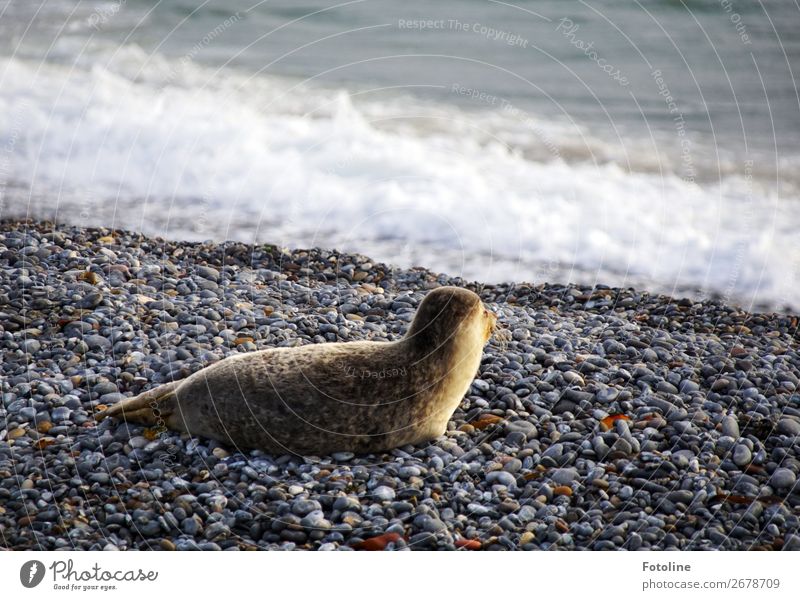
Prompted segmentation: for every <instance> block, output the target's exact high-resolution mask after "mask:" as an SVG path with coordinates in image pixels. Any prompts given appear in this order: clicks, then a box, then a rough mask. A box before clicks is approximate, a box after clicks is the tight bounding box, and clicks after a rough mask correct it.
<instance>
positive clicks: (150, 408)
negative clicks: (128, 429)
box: [95, 381, 181, 425]
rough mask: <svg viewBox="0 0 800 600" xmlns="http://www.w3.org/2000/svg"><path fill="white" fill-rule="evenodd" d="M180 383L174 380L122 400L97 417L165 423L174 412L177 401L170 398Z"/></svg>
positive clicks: (99, 419) (96, 417)
mask: <svg viewBox="0 0 800 600" xmlns="http://www.w3.org/2000/svg"><path fill="white" fill-rule="evenodd" d="M180 384H181V382H180V381H172V382H170V383H165V384H164V385H160V386H158V387H157V388H153V389H152V390H147V391H146V392H142V393H141V394H139V395H138V396H134V397H133V398H127V399H126V400H122V401H121V402H118V403H117V404H115V405H114V406H109V407H108V408H107V409H105V410H103V411H100V412H99V413H97V414H96V415H95V419H97V420H98V421H102V420H103V419H105V418H106V417H114V418H116V419H122V420H123V421H127V422H129V423H141V424H142V425H156V424H157V423H158V422H159V421H161V422H162V423H163V422H164V420H165V419H166V418H167V417H168V416H169V415H171V414H172V410H173V407H174V406H175V403H174V402H169V400H172V399H173V398H174V397H175V390H176V389H177V388H178V386H179V385H180Z"/></svg>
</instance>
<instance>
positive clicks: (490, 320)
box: [483, 306, 497, 342]
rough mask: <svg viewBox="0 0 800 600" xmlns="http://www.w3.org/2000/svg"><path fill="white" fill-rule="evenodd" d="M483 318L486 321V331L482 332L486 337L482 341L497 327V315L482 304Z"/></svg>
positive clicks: (487, 339)
mask: <svg viewBox="0 0 800 600" xmlns="http://www.w3.org/2000/svg"><path fill="white" fill-rule="evenodd" d="M483 318H484V321H485V322H486V332H485V334H484V337H485V338H486V339H485V340H484V341H486V342H488V341H489V338H490V337H492V334H493V333H494V330H495V329H496V328H497V315H496V314H495V313H493V312H492V311H490V310H489V309H488V308H486V307H485V306H483Z"/></svg>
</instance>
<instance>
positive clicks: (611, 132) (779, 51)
mask: <svg viewBox="0 0 800 600" xmlns="http://www.w3.org/2000/svg"><path fill="white" fill-rule="evenodd" d="M799 59H800V8H799V7H798V5H797V3H796V2H792V1H788V0H782V1H777V0H776V1H754V2H741V1H739V2H734V1H732V0H691V1H677V0H675V1H667V0H647V1H645V0H602V1H593V2H583V1H575V2H566V1H564V0H561V1H546V0H542V1H527V2H522V1H517V2H501V1H497V0H489V1H486V0H445V1H442V2H436V3H428V2H419V1H408V2H390V1H380V0H374V1H373V0H355V1H350V2H338V3H335V2H320V1H313V2H288V1H262V2H257V1H255V0H250V1H241V0H228V1H225V2H223V1H221V0H220V1H218V0H214V1H206V2H202V1H194V2H189V1H188V0H162V1H160V2H157V1H145V0H126V1H123V0H112V1H102V2H100V1H96V0H89V1H82V2H73V1H67V0H48V1H46V2H43V1H40V0H0V217H3V218H4V217H12V216H13V217H20V216H27V217H33V218H51V219H56V220H57V221H58V222H61V223H70V224H80V225H103V226H109V227H116V228H124V229H132V230H137V231H142V232H145V233H147V234H156V235H161V236H165V237H167V238H172V239H187V240H206V239H213V240H225V239H235V240H240V241H247V242H254V241H255V242H269V243H276V244H280V245H283V246H287V247H309V246H323V247H336V248H340V249H342V250H347V251H357V252H362V253H365V254H368V255H370V256H371V257H373V258H374V259H377V260H381V261H387V262H390V263H393V264H397V265H398V266H401V267H408V266H412V265H420V266H425V267H428V268H431V269H434V270H437V271H442V272H446V273H448V274H451V275H460V276H462V277H464V278H466V279H470V280H479V281H483V282H487V283H491V282H499V281H518V282H522V281H525V282H532V283H541V282H544V281H548V282H564V283H567V282H575V283H581V284H590V285H591V284H607V285H615V286H624V287H627V286H634V287H640V288H645V289H648V290H652V291H653V292H659V293H668V294H672V295H676V296H685V295H688V296H691V297H696V298H706V297H718V298H722V299H723V300H726V301H729V302H731V303H735V304H739V305H741V306H743V307H744V308H747V309H752V308H766V309H770V310H797V309H798V308H800V237H798V233H797V232H798V229H799V228H800V169H799V168H798V167H800V144H798V141H799V140H800V95H799V94H798V90H797V81H796V76H795V73H794V71H795V70H796V69H797V67H798V66H799V65H800V60H799Z"/></svg>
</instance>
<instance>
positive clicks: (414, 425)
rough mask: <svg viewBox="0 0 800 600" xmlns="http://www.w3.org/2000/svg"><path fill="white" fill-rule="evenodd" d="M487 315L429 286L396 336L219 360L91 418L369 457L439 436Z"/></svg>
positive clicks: (485, 334)
mask: <svg viewBox="0 0 800 600" xmlns="http://www.w3.org/2000/svg"><path fill="white" fill-rule="evenodd" d="M496 323H497V317H496V316H495V315H494V313H492V312H491V311H489V310H487V309H486V307H485V306H484V304H483V302H481V299H480V298H479V297H478V295H477V294H475V293H473V292H471V291H469V290H466V289H463V288H458V287H450V286H447V287H440V288H436V289H434V290H432V291H431V292H429V293H428V294H427V295H426V296H425V298H424V299H423V301H422V303H421V304H420V306H419V309H418V310H417V313H416V314H415V315H414V320H413V322H412V323H411V326H410V327H409V329H408V331H407V332H406V335H405V336H404V337H403V338H402V339H400V340H397V341H393V342H377V341H359V342H335V343H324V344H307V345H304V346H298V347H293V348H272V349H268V350H261V351H257V352H248V353H245V354H238V355H234V356H229V357H227V358H225V359H223V360H221V361H219V362H217V363H215V364H213V365H210V366H208V367H206V368H204V369H201V370H200V371H197V372H196V373H193V374H192V375H190V376H189V377H187V378H186V379H183V380H180V381H174V382H171V383H167V384H164V385H161V386H159V387H156V388H154V389H151V390H148V391H145V392H144V393H142V394H139V395H138V396H136V397H134V398H129V399H126V400H123V401H121V402H119V403H117V404H115V405H113V406H111V407H109V408H108V409H106V410H104V411H102V412H100V413H98V415H97V418H98V420H102V419H104V418H106V417H115V418H120V419H124V420H126V421H129V422H133V423H141V424H144V425H148V426H151V427H153V426H155V427H158V428H169V429H173V430H177V431H182V432H186V433H189V434H190V435H192V436H201V437H206V438H211V439H214V440H217V441H220V442H223V443H225V444H230V445H233V446H235V447H237V448H241V449H254V448H258V449H261V450H264V451H266V452H271V453H280V454H284V453H294V454H301V455H302V454H313V455H323V454H331V453H333V452H343V451H349V452H354V453H367V452H379V451H382V450H388V449H391V448H396V447H398V446H403V445H406V444H420V443H423V442H427V441H429V440H432V439H434V438H436V437H438V436H440V435H443V434H444V432H445V431H446V429H447V422H448V420H449V419H450V417H451V416H452V414H453V412H454V411H455V409H456V407H457V406H458V405H459V403H460V402H461V400H462V399H463V397H464V394H465V393H466V392H467V390H468V389H469V386H470V384H471V383H472V380H473V378H474V377H475V375H476V373H477V370H478V367H479V366H480V361H481V356H482V354H483V346H484V345H485V344H486V342H487V341H488V340H489V338H490V337H491V335H492V332H493V331H494V327H495V325H496Z"/></svg>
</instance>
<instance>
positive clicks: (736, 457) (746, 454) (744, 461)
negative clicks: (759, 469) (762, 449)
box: [733, 444, 753, 467]
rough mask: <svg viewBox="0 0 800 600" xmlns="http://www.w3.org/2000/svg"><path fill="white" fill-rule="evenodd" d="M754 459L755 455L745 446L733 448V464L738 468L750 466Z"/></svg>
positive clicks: (738, 445) (739, 445)
mask: <svg viewBox="0 0 800 600" xmlns="http://www.w3.org/2000/svg"><path fill="white" fill-rule="evenodd" d="M752 458H753V453H752V452H750V448H748V447H747V446H745V445H744V444H736V446H735V447H734V448H733V464H735V465H736V466H737V467H744V466H745V465H748V464H750V461H751V460H752Z"/></svg>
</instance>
